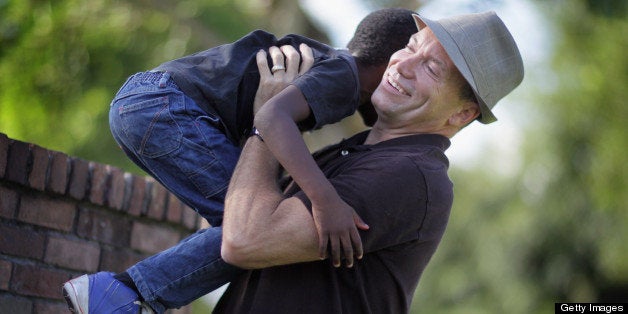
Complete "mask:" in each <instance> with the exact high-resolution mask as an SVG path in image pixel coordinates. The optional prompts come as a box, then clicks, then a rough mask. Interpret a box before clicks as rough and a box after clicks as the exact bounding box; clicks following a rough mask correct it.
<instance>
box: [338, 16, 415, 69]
mask: <svg viewBox="0 0 628 314" xmlns="http://www.w3.org/2000/svg"><path fill="white" fill-rule="evenodd" d="M413 14H416V13H415V12H413V11H411V10H407V9H402V8H387V9H381V10H377V11H374V12H372V13H370V14H369V15H367V16H366V17H365V18H364V19H363V20H362V21H361V22H360V24H358V27H357V29H356V30H355V33H354V35H353V38H352V39H351V41H349V44H347V48H348V49H349V51H350V52H351V54H352V55H353V56H354V57H355V59H356V62H357V63H358V64H360V65H362V66H379V65H382V64H387V63H388V59H390V56H391V55H392V54H393V53H394V52H395V51H397V50H399V49H402V48H403V47H405V46H406V44H408V41H409V40H410V36H412V34H414V33H416V32H417V31H418V30H417V26H416V23H415V21H414V19H413V18H412V15H413Z"/></svg>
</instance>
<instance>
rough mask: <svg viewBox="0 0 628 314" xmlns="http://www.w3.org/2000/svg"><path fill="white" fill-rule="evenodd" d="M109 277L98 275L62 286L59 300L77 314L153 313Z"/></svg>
mask: <svg viewBox="0 0 628 314" xmlns="http://www.w3.org/2000/svg"><path fill="white" fill-rule="evenodd" d="M113 275H114V273H109V272H99V273H96V274H93V275H83V276H81V277H78V278H74V279H72V280H70V281H68V282H66V283H65V284H64V285H63V296H64V297H65V300H66V301H67V302H68V306H69V307H70V311H72V313H78V314H91V313H96V314H109V313H112V314H113V313H138V314H140V313H142V314H143V313H147V314H152V313H154V312H153V310H152V309H151V308H150V307H148V306H147V305H145V304H144V303H142V302H140V300H139V296H138V295H137V293H135V291H133V290H132V289H131V288H129V287H127V286H126V285H124V284H123V283H122V282H120V281H119V280H117V279H115V278H113Z"/></svg>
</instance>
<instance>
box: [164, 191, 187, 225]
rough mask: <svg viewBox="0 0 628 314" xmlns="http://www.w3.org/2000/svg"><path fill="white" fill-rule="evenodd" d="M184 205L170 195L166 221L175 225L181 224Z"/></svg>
mask: <svg viewBox="0 0 628 314" xmlns="http://www.w3.org/2000/svg"><path fill="white" fill-rule="evenodd" d="M183 206H184V204H183V203H182V202H181V201H180V200H179V199H178V198H177V197H176V196H175V195H174V194H172V193H170V194H169V195H168V211H167V212H166V219H167V220H168V221H171V222H174V223H181V215H182V211H183Z"/></svg>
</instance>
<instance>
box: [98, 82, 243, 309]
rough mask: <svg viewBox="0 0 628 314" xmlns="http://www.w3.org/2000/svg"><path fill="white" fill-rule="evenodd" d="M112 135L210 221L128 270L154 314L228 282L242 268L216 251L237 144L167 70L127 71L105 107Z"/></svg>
mask: <svg viewBox="0 0 628 314" xmlns="http://www.w3.org/2000/svg"><path fill="white" fill-rule="evenodd" d="M109 124H110V127H111V133H112V134H113V137H114V138H115V140H116V141H117V142H118V144H119V145H120V147H121V148H122V149H123V150H124V152H125V153H126V155H127V156H128V157H129V158H130V159H131V160H133V162H135V163H136V164H137V165H138V166H139V167H141V168H142V169H143V170H144V171H146V172H147V173H148V174H150V175H151V176H153V177H154V178H155V179H156V180H157V181H158V182H160V183H161V184H162V185H163V186H164V187H166V188H167V189H168V190H169V191H170V192H172V193H173V194H175V195H176V196H177V197H178V198H179V199H180V200H181V201H183V202H184V203H186V204H187V205H188V206H190V207H191V208H193V209H194V210H196V211H197V212H198V213H199V214H200V215H201V216H203V217H204V218H205V219H207V221H208V222H209V223H210V224H211V225H212V226H214V227H212V228H209V229H205V230H200V231H199V232H197V233H195V234H193V235H191V236H189V237H187V238H186V239H184V240H183V241H181V242H180V243H179V244H177V245H176V246H175V247H172V248H170V249H168V250H166V251H163V252H161V253H158V254H157V255H154V256H152V257H149V258H147V259H145V260H143V261H141V262H139V263H138V264H136V265H134V266H132V267H131V268H129V269H128V270H127V272H128V273H129V275H130V276H131V278H132V279H133V281H134V282H135V284H136V285H137V287H138V289H139V291H140V293H141V294H142V297H143V298H144V299H145V300H146V302H147V303H148V304H150V305H151V306H152V307H153V309H154V310H155V311H157V312H158V313H161V312H163V311H164V310H165V309H167V308H178V307H181V306H183V305H186V304H189V303H190V302H192V301H193V300H195V299H197V298H199V297H201V296H203V295H205V294H207V293H209V292H211V291H212V290H214V289H216V288H218V287H220V286H222V285H223V284H225V283H227V282H229V281H230V280H231V279H232V278H234V277H235V276H236V275H237V274H239V273H240V272H241V270H240V269H238V268H236V267H234V266H231V265H229V264H227V263H225V262H224V261H223V260H222V259H221V256H220V244H221V240H222V228H221V227H219V226H220V225H221V224H222V217H223V210H224V201H225V194H226V190H227V186H228V184H229V179H230V178H231V176H232V174H233V170H234V168H235V165H236V163H237V160H238V158H239V156H240V152H241V149H240V148H239V147H238V146H236V145H234V144H233V143H232V142H231V141H230V140H229V139H227V137H226V136H225V134H224V133H223V132H222V131H221V130H220V120H219V118H218V117H214V116H211V115H209V114H207V113H206V112H205V111H203V110H202V109H201V108H200V107H199V106H198V105H197V104H196V103H195V102H194V100H192V99H191V98H190V97H188V96H186V95H185V94H184V93H183V92H182V91H181V90H180V89H179V88H178V87H177V86H176V84H175V83H174V81H173V80H172V78H170V75H169V74H168V73H163V72H145V73H138V74H135V75H133V76H131V77H130V78H129V79H128V80H127V82H126V83H125V84H124V85H123V86H122V88H121V89H120V90H119V91H118V93H117V94H116V96H115V98H114V100H113V101H112V103H111V108H110V112H109Z"/></svg>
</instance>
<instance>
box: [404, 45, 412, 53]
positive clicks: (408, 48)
mask: <svg viewBox="0 0 628 314" xmlns="http://www.w3.org/2000/svg"><path fill="white" fill-rule="evenodd" d="M405 50H407V51H409V52H412V51H414V50H412V47H410V45H406V48H405Z"/></svg>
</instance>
